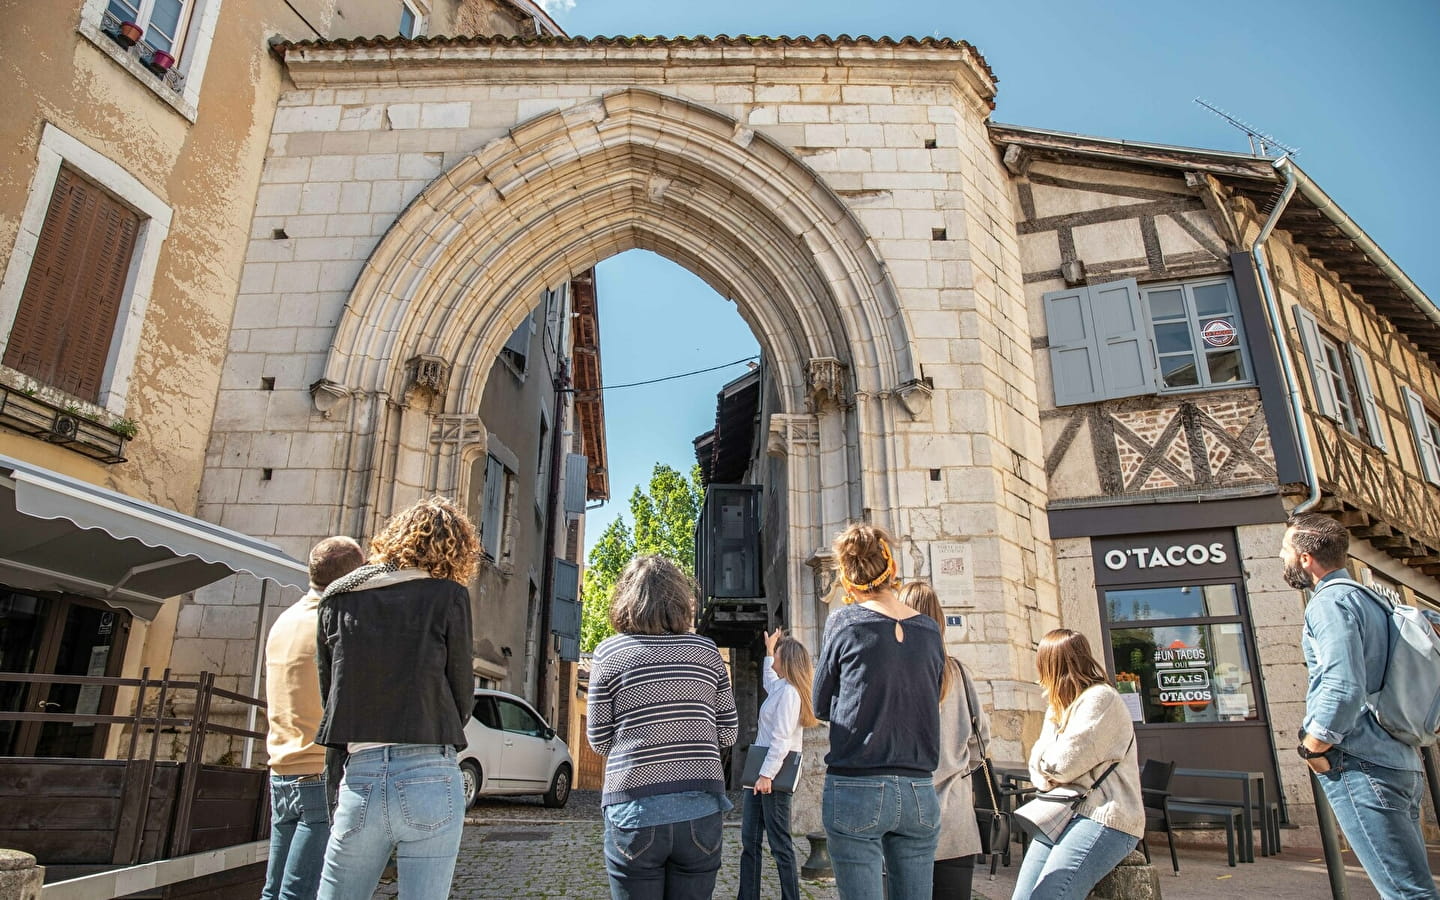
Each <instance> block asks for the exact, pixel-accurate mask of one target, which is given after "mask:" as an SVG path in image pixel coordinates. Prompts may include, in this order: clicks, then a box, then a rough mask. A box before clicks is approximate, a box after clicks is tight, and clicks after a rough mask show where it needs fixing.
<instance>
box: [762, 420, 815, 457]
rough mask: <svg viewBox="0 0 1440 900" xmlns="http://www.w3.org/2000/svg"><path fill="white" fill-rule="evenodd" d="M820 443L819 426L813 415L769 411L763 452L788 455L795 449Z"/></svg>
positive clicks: (779, 455)
mask: <svg viewBox="0 0 1440 900" xmlns="http://www.w3.org/2000/svg"><path fill="white" fill-rule="evenodd" d="M819 443H820V427H819V425H818V424H817V423H816V421H815V417H814V416H813V415H808V414H804V413H799V414H796V413H771V415H770V425H769V428H768V430H767V432H766V438H765V452H766V454H767V455H769V456H775V457H782V456H790V455H791V453H793V452H794V451H795V450H797V449H801V450H803V449H804V448H806V447H814V446H817V445H818V444H819Z"/></svg>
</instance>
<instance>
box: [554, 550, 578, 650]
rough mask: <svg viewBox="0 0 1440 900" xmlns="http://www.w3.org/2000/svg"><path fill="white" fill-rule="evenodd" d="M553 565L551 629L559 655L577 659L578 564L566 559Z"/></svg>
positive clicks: (559, 560) (558, 560)
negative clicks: (553, 598)
mask: <svg viewBox="0 0 1440 900" xmlns="http://www.w3.org/2000/svg"><path fill="white" fill-rule="evenodd" d="M554 565H555V588H554V590H555V602H554V605H553V606H551V608H550V632H551V634H554V635H555V637H556V639H557V640H556V643H557V644H559V651H560V658H561V659H564V660H569V661H571V662H574V661H575V660H577V659H579V658H580V567H579V566H577V565H575V564H574V563H572V562H570V561H569V560H566V559H557V560H555V561H554Z"/></svg>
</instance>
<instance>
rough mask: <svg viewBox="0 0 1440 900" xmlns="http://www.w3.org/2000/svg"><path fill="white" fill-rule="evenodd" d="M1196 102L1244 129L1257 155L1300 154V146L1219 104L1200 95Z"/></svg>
mask: <svg viewBox="0 0 1440 900" xmlns="http://www.w3.org/2000/svg"><path fill="white" fill-rule="evenodd" d="M1195 102H1196V103H1198V104H1200V105H1201V106H1203V107H1205V108H1206V109H1208V110H1210V111H1211V112H1212V113H1214V114H1215V115H1217V116H1219V117H1220V118H1222V119H1224V120H1225V121H1227V122H1229V123H1230V124H1231V125H1234V126H1235V127H1236V128H1238V129H1240V130H1241V131H1243V132H1244V133H1245V137H1247V138H1249V140H1250V152H1251V153H1252V154H1253V155H1255V156H1264V157H1272V156H1282V155H1283V156H1298V155H1299V154H1300V150H1299V148H1297V147H1291V146H1290V145H1289V144H1285V143H1282V142H1281V141H1279V140H1278V139H1276V138H1274V137H1272V136H1271V135H1270V134H1268V133H1266V132H1264V131H1261V130H1260V129H1258V128H1256V127H1254V126H1253V125H1250V124H1249V123H1247V122H1244V121H1241V120H1240V119H1237V118H1235V117H1234V116H1232V115H1230V114H1229V113H1227V112H1226V111H1225V110H1223V109H1221V108H1220V107H1218V106H1215V105H1213V104H1211V103H1206V102H1205V101H1204V100H1202V99H1201V98H1199V97H1196V98H1195ZM1275 150H1283V151H1284V153H1283V154H1282V153H1275V152H1274V151H1275Z"/></svg>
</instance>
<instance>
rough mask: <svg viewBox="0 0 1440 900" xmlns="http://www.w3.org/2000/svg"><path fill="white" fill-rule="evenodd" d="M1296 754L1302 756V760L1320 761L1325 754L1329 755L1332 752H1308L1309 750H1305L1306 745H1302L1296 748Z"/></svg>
mask: <svg viewBox="0 0 1440 900" xmlns="http://www.w3.org/2000/svg"><path fill="white" fill-rule="evenodd" d="M1295 752H1296V753H1298V754H1300V758H1301V759H1319V758H1320V757H1322V756H1324V755H1325V754H1327V753H1329V752H1330V751H1329V750H1307V749H1306V748H1305V745H1304V744H1300V745H1298V746H1297V747H1296V748H1295Z"/></svg>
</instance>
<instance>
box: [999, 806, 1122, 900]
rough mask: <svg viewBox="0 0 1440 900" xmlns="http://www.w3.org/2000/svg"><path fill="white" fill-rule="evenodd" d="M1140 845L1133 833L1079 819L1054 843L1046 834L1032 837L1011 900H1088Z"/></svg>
mask: <svg viewBox="0 0 1440 900" xmlns="http://www.w3.org/2000/svg"><path fill="white" fill-rule="evenodd" d="M1138 843H1140V839H1139V838H1137V837H1135V835H1133V834H1126V833H1125V832H1123V831H1118V830H1116V829H1114V828H1108V827H1106V826H1104V825H1101V824H1100V823H1099V822H1096V821H1094V820H1093V819H1087V818H1085V817H1084V816H1075V817H1074V818H1072V819H1071V820H1070V824H1069V825H1066V826H1065V830H1064V831H1062V832H1060V840H1058V841H1055V842H1054V843H1053V844H1052V843H1051V842H1050V839H1049V838H1047V837H1045V835H1043V834H1039V833H1037V834H1035V835H1034V836H1033V837H1031V839H1030V849H1029V850H1026V851H1025V861H1024V862H1022V863H1021V864H1020V874H1019V875H1017V876H1015V893H1013V894H1011V895H1010V900H1031V898H1033V900H1071V898H1073V900H1084V898H1085V897H1086V896H1087V895H1088V894H1089V893H1090V891H1091V889H1092V888H1094V887H1095V885H1097V884H1099V883H1100V879H1102V878H1104V877H1105V876H1106V875H1109V874H1110V870H1111V869H1113V868H1115V867H1116V866H1117V865H1119V864H1120V860H1122V859H1124V858H1125V857H1126V856H1128V855H1130V851H1131V850H1134V849H1135V845H1136V844H1138Z"/></svg>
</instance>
